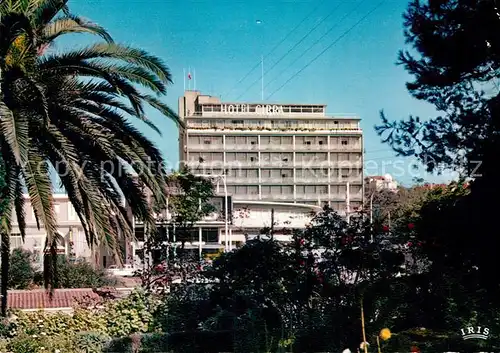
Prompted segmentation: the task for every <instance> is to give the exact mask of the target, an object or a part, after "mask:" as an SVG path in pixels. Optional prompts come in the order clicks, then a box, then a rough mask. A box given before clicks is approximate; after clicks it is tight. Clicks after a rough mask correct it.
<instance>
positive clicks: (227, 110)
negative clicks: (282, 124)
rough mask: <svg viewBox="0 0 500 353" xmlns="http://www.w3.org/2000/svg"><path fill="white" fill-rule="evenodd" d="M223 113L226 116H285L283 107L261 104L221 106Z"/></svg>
mask: <svg viewBox="0 0 500 353" xmlns="http://www.w3.org/2000/svg"><path fill="white" fill-rule="evenodd" d="M221 112H222V113H224V114H247V113H253V114H258V115H279V114H283V106H281V105H271V104H266V105H260V104H221Z"/></svg>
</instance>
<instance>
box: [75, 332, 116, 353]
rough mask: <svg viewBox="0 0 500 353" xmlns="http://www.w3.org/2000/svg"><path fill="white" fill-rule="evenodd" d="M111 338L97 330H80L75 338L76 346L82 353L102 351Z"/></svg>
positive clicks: (98, 352) (99, 352)
mask: <svg viewBox="0 0 500 353" xmlns="http://www.w3.org/2000/svg"><path fill="white" fill-rule="evenodd" d="M109 341H110V338H109V336H107V335H103V334H100V333H97V332H79V333H77V334H76V335H75V337H74V339H73V344H74V348H75V350H76V351H78V352H82V353H101V352H102V351H103V349H104V348H105V347H106V345H107V344H108V343H109Z"/></svg>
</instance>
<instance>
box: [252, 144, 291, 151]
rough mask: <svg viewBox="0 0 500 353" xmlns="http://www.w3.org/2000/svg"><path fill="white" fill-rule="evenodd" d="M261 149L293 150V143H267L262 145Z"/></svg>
mask: <svg viewBox="0 0 500 353" xmlns="http://www.w3.org/2000/svg"><path fill="white" fill-rule="evenodd" d="M260 150H261V151H292V150H293V145H278V144H266V145H260Z"/></svg>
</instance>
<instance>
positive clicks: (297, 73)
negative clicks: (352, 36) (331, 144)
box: [267, 0, 385, 99]
mask: <svg viewBox="0 0 500 353" xmlns="http://www.w3.org/2000/svg"><path fill="white" fill-rule="evenodd" d="M384 2H385V0H383V1H381V2H379V3H378V4H377V6H375V7H374V8H373V9H372V10H371V11H370V12H368V13H367V14H366V15H364V16H363V17H361V19H360V20H359V21H357V22H356V23H355V24H354V25H352V26H351V27H350V28H349V29H347V30H346V31H345V32H344V33H342V34H341V35H340V36H339V37H338V38H337V39H336V40H334V41H333V42H332V44H330V45H329V46H328V47H326V48H325V49H324V50H323V51H322V52H321V53H319V54H318V55H316V56H315V57H314V58H313V59H312V60H311V61H309V62H308V63H307V64H306V65H305V66H304V67H302V68H301V69H300V70H299V71H297V72H296V73H295V74H294V75H292V76H290V78H289V79H288V80H286V81H285V83H283V84H282V85H281V86H279V87H278V88H277V89H276V90H275V91H274V92H273V93H271V94H270V95H269V96H268V97H267V99H269V98H271V97H272V96H273V95H274V94H276V92H278V91H280V90H281V89H282V88H283V87H285V86H286V85H287V84H288V83H289V82H290V81H291V80H293V79H294V78H295V77H297V75H299V74H300V73H301V72H302V71H304V70H305V69H307V68H308V67H309V66H310V65H311V64H312V63H313V62H315V61H316V60H318V58H319V57H321V56H322V55H323V54H324V53H326V52H327V51H328V50H329V49H331V48H332V47H333V46H334V45H335V44H337V43H338V42H339V41H340V40H341V39H343V38H344V37H345V36H346V35H348V34H349V33H350V32H351V31H352V30H353V29H354V28H356V27H357V26H358V25H359V24H361V22H363V21H364V20H366V19H367V18H368V17H369V16H370V15H371V14H372V13H374V12H375V11H376V10H377V9H378V8H379V7H380V6H382V4H383V3H384Z"/></svg>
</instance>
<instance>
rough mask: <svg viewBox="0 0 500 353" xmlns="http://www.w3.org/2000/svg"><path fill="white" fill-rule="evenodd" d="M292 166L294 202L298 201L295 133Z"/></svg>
mask: <svg viewBox="0 0 500 353" xmlns="http://www.w3.org/2000/svg"><path fill="white" fill-rule="evenodd" d="M292 150H293V158H292V168H293V203H297V172H296V169H295V167H296V157H295V135H293V136H292Z"/></svg>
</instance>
